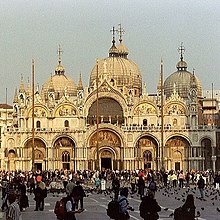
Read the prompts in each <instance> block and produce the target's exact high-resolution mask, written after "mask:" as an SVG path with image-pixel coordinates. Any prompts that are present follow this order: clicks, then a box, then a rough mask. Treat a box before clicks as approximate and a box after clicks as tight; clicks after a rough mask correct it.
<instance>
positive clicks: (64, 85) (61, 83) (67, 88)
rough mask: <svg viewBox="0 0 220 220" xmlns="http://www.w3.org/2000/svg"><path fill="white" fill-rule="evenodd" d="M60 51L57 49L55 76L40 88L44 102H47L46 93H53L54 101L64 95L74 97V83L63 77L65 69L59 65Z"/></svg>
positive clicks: (75, 91)
mask: <svg viewBox="0 0 220 220" xmlns="http://www.w3.org/2000/svg"><path fill="white" fill-rule="evenodd" d="M61 52H62V51H61V49H60V47H59V51H58V54H59V60H58V65H57V67H56V68H55V74H54V75H52V76H51V77H50V78H49V79H48V80H47V81H46V82H45V83H44V84H43V87H42V94H43V95H44V97H45V100H48V93H49V92H54V95H55V100H59V99H61V98H62V96H63V95H65V94H66V93H67V94H68V96H69V97H71V96H76V94H77V88H76V85H75V83H74V81H73V80H72V79H71V78H70V77H68V76H67V75H65V68H64V67H63V66H62V65H61Z"/></svg>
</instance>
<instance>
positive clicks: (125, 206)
mask: <svg viewBox="0 0 220 220" xmlns="http://www.w3.org/2000/svg"><path fill="white" fill-rule="evenodd" d="M127 197H128V188H123V189H122V190H121V192H120V196H119V198H118V199H117V200H114V199H113V200H112V201H110V202H109V204H108V209H107V215H108V216H109V217H110V218H111V219H115V220H127V219H129V218H130V216H129V213H128V210H131V211H133V210H134V209H133V208H132V207H130V206H129V203H128V199H127Z"/></svg>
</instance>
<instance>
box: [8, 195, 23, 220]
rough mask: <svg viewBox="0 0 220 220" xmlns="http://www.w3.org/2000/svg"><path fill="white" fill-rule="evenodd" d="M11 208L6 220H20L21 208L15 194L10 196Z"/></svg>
mask: <svg viewBox="0 0 220 220" xmlns="http://www.w3.org/2000/svg"><path fill="white" fill-rule="evenodd" d="M8 201H9V207H8V210H7V212H6V220H19V218H20V216H21V212H20V208H19V205H18V203H17V202H16V195H15V193H11V194H9V195H8Z"/></svg>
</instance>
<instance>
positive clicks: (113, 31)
mask: <svg viewBox="0 0 220 220" xmlns="http://www.w3.org/2000/svg"><path fill="white" fill-rule="evenodd" d="M110 32H112V44H113V45H114V46H115V32H116V30H115V27H114V26H113V28H112V30H110Z"/></svg>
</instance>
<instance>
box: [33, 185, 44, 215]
mask: <svg viewBox="0 0 220 220" xmlns="http://www.w3.org/2000/svg"><path fill="white" fill-rule="evenodd" d="M45 192H46V187H45V185H43V183H42V184H40V183H38V184H37V187H36V189H35V191H34V195H35V198H34V200H35V201H36V206H35V210H34V211H38V209H39V210H40V211H43V210H44V199H45V197H46V196H45Z"/></svg>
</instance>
